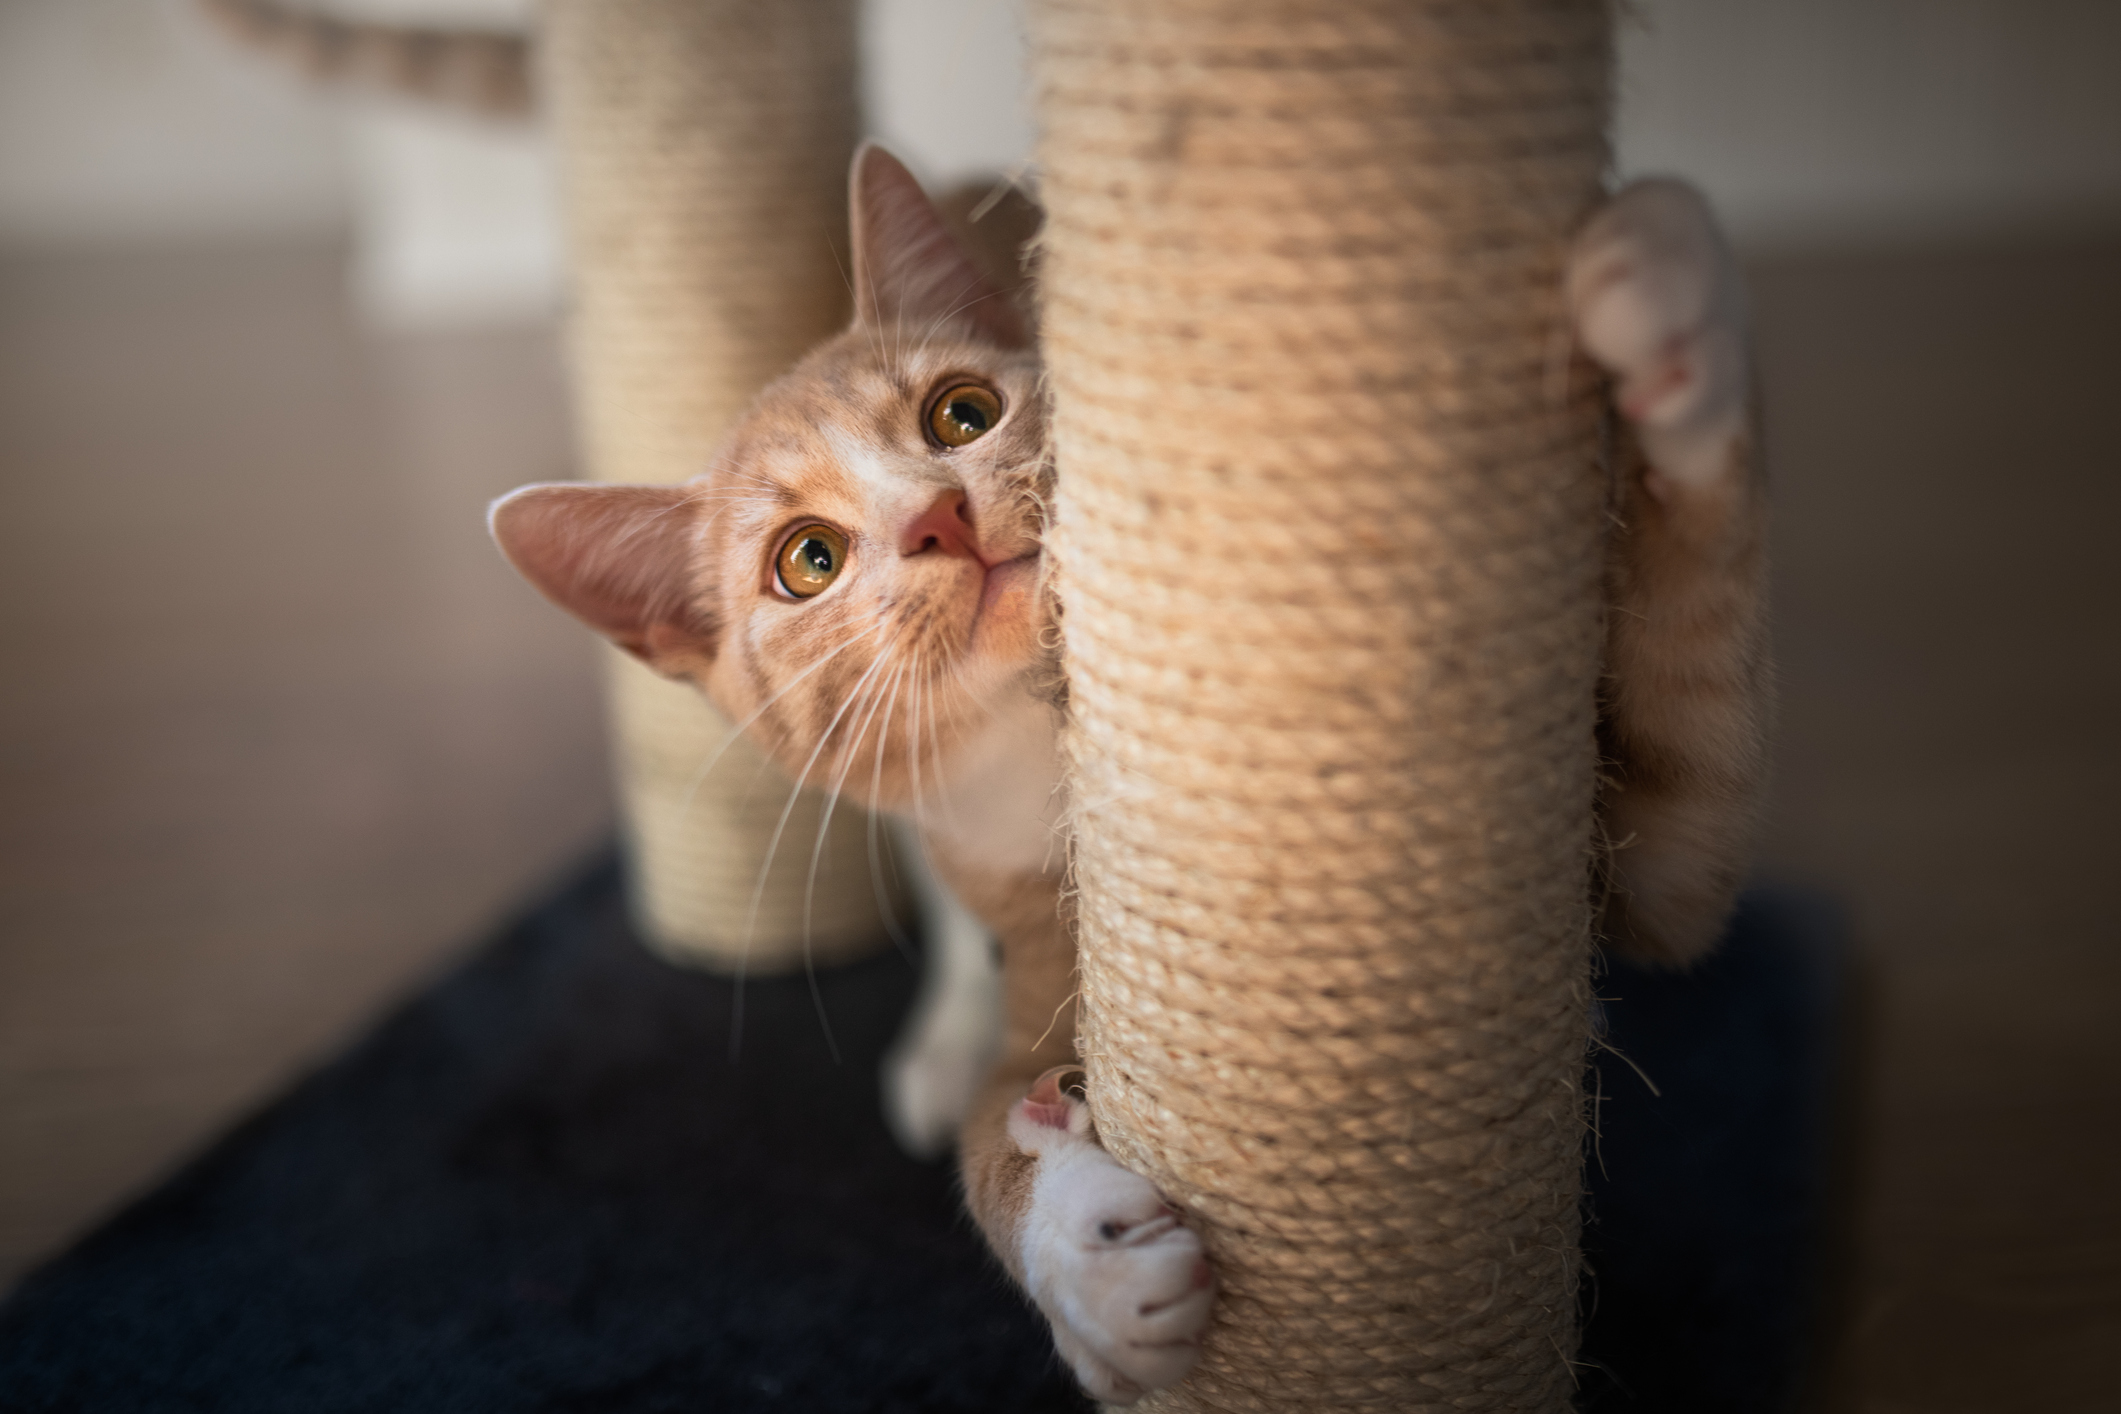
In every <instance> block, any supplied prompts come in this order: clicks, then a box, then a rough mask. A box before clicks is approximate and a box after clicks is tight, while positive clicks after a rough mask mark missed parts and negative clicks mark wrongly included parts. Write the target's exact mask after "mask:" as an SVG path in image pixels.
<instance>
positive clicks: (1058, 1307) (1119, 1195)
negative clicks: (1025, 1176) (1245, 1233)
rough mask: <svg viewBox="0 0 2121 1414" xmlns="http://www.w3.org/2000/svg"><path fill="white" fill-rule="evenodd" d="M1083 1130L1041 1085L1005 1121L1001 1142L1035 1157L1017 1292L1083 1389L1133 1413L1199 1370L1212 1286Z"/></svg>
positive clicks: (1148, 1187)
mask: <svg viewBox="0 0 2121 1414" xmlns="http://www.w3.org/2000/svg"><path fill="white" fill-rule="evenodd" d="M1089 1128H1090V1126H1089V1115H1088V1111H1087V1109H1086V1108H1085V1107H1084V1105H1083V1103H1082V1101H1080V1100H1078V1099H1076V1098H1074V1097H1073V1096H1070V1095H1067V1094H1065V1093H1063V1092H1061V1091H1060V1090H1059V1088H1058V1086H1056V1085H1054V1084H1053V1083H1052V1081H1051V1079H1050V1078H1049V1079H1048V1080H1046V1081H1042V1082H1041V1084H1040V1085H1039V1086H1038V1087H1037V1088H1035V1089H1034V1090H1033V1092H1032V1094H1031V1095H1030V1096H1028V1097H1027V1098H1026V1099H1024V1100H1022V1101H1020V1102H1019V1103H1018V1104H1017V1105H1016V1107H1015V1109H1013V1110H1012V1111H1011V1112H1010V1115H1009V1133H1010V1136H1011V1137H1012V1138H1013V1139H1015V1140H1016V1142H1017V1146H1018V1147H1019V1148H1021V1149H1023V1150H1024V1151H1025V1152H1027V1153H1031V1154H1036V1155H1037V1156H1038V1176H1037V1178H1036V1179H1035V1180H1034V1182H1033V1186H1032V1195H1031V1207H1030V1210H1029V1212H1027V1213H1026V1214H1025V1218H1024V1227H1023V1237H1022V1243H1023V1250H1022V1256H1023V1263H1024V1276H1025V1284H1026V1285H1027V1286H1028V1287H1029V1288H1030V1290H1031V1296H1032V1299H1033V1300H1035V1301H1036V1302H1037V1303H1038V1306H1039V1309H1040V1310H1041V1311H1043V1312H1044V1313H1045V1314H1046V1317H1047V1319H1048V1320H1050V1321H1051V1322H1052V1324H1053V1343H1054V1346H1055V1347H1056V1348H1057V1349H1058V1350H1059V1351H1060V1353H1061V1357H1062V1358H1063V1359H1065V1360H1066V1361H1067V1362H1068V1365H1069V1368H1071V1369H1072V1370H1074V1372H1075V1376H1076V1378H1077V1379H1078V1380H1080V1381H1081V1382H1082V1385H1083V1388H1084V1389H1086V1390H1087V1391H1089V1393H1090V1394H1091V1395H1092V1396H1093V1397H1095V1398H1097V1399H1099V1400H1102V1401H1103V1402H1104V1403H1106V1404H1132V1403H1134V1402H1135V1401H1136V1400H1138V1399H1140V1398H1141V1397H1142V1396H1143V1395H1144V1394H1146V1393H1148V1392H1149V1391H1150V1390H1156V1389H1165V1388H1168V1387H1169V1386H1171V1385H1175V1384H1177V1383H1178V1382H1179V1381H1180V1380H1182V1379H1184V1378H1185V1376H1186V1373H1187V1372H1188V1371H1190V1370H1191V1369H1192V1368H1193V1365H1194V1362H1195V1361H1196V1360H1198V1359H1199V1358H1200V1335H1201V1332H1202V1331H1203V1330H1204V1329H1206V1327H1207V1324H1208V1315H1209V1312H1210V1310H1211V1309H1212V1308H1213V1307H1214V1304H1215V1278H1214V1275H1213V1273H1212V1272H1211V1271H1210V1269H1209V1267H1208V1261H1207V1257H1206V1255H1205V1254H1204V1253H1203V1251H1202V1249H1201V1242H1200V1238H1199V1236H1198V1235H1197V1234H1195V1233H1194V1232H1193V1231H1192V1229H1190V1228H1188V1227H1186V1226H1185V1224H1184V1223H1183V1222H1181V1221H1180V1219H1179V1214H1178V1213H1177V1211H1176V1210H1174V1209H1173V1208H1172V1207H1171V1206H1170V1205H1169V1204H1168V1203H1166V1202H1164V1200H1163V1197H1162V1195H1161V1194H1159V1193H1158V1192H1157V1191H1156V1187H1155V1185H1153V1184H1151V1183H1150V1182H1149V1181H1148V1180H1147V1179H1145V1178H1143V1177H1142V1176H1141V1175H1139V1174H1137V1173H1132V1172H1130V1171H1128V1170H1127V1169H1124V1168H1121V1167H1120V1166H1119V1164H1118V1163H1116V1162H1114V1160H1113V1159H1112V1156H1111V1155H1109V1154H1107V1153H1106V1152H1105V1151H1104V1150H1103V1149H1102V1148H1100V1147H1099V1146H1098V1144H1097V1142H1096V1140H1095V1139H1093V1138H1091V1137H1090V1133H1089Z"/></svg>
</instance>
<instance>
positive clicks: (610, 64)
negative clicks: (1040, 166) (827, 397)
mask: <svg viewBox="0 0 2121 1414" xmlns="http://www.w3.org/2000/svg"><path fill="white" fill-rule="evenodd" d="M854 20H855V16H854V7H853V3H852V0H773V3H772V4H735V3H707V2H706V0H545V3H544V5H543V10H542V13H541V15H540V22H539V38H538V44H537V52H538V63H539V88H540V90H541V95H542V97H543V100H544V102H545V104H546V107H547V113H548V117H549V120H550V124H551V131H552V133H553V135H554V140H555V144H556V146H557V148H558V153H559V159H560V167H561V181H562V190H563V198H564V203H565V220H566V231H567V239H568V244H569V247H570V251H571V254H572V257H573V270H572V279H571V284H570V297H571V305H572V308H571V310H570V330H569V333H570V340H571V349H572V353H573V362H574V373H575V388H576V405H577V410H578V413H579V415H580V421H581V425H582V439H583V445H584V450H585V453H586V456H587V460H588V464H589V468H590V471H591V473H592V474H593V475H595V476H597V477H599V478H600V479H603V480H608V481H633V482H661V483H669V482H677V481H684V480H688V479H690V478H692V477H694V476H697V475H699V474H700V473H702V472H703V471H705V470H706V464H705V458H706V457H707V456H708V455H710V454H711V452H712V450H713V448H714V447H715V446H716V445H717V444H718V443H719V442H720V441H721V439H722V435H723V433H724V432H725V431H726V430H727V429H728V428H729V427H730V425H731V424H732V423H734V421H735V420H736V418H737V416H738V414H739V413H741V412H742V410H743V408H744V406H745V405H746V404H747V403H748V402H749V401H750V400H751V398H752V396H753V395H754V394H755V393H757V392H758V390H759V389H760V388H762V387H764V386H765V385H766V383H767V382H768V381H770V380H771V379H773V378H775V377H777V376H778V375H779V374H780V373H781V372H782V371H784V370H785V369H786V368H787V367H788V366H789V365H790V364H792V363H794V362H795V360H796V359H797V358H798V357H800V356H801V355H802V354H803V353H804V352H806V351H807V350H808V349H809V348H810V347H811V346H812V345H814V344H816V343H817V342H818V341H819V340H820V339H823V338H824V337H826V336H827V335H829V334H831V333H833V332H835V331H836V330H838V329H839V328H840V326H841V325H842V324H844V323H845V322H846V318H847V308H848V306H847V287H846V284H845V281H844V279H843V278H842V275H841V273H840V268H839V266H838V265H837V263H836V261H835V257H834V253H833V252H834V243H835V242H838V241H842V240H844V236H845V232H846V229H847V164H848V160H849V158H850V157H851V155H852V154H853V151H854V146H855V142H856V139H857V137H858V135H859V130H860V115H859V104H858V102H857V99H856V93H857V87H856V72H855V60H856V46H855V30H854ZM608 671H609V678H608V680H609V687H610V703H611V710H612V716H613V719H614V726H615V729H616V735H617V751H616V755H617V764H618V775H619V785H620V791H621V794H622V798H623V805H624V813H625V823H626V829H627V834H628V836H629V841H630V843H631V845H632V848H633V856H634V870H633V878H634V883H635V905H636V913H637V915H638V917H639V920H640V922H641V924H642V925H643V928H644V931H645V932H646V933H647V934H648V935H649V936H650V938H651V939H652V940H653V941H655V942H656V943H657V944H658V945H659V946H661V947H662V948H663V949H664V950H665V951H667V952H671V953H674V954H678V955H680V956H683V957H685V958H687V959H688V960H691V961H694V962H700V963H704V964H706V965H709V966H714V967H720V968H724V969H730V970H750V971H754V972H756V971H772V970H778V969H783V968H789V967H801V966H803V965H804V962H805V959H806V957H807V958H809V959H810V960H812V961H816V962H827V961H835V960H842V959H845V958H847V957H849V956H852V955H853V954H855V953H858V952H861V951H865V950H867V949H869V948H872V947H874V946H875V945H876V944H877V942H878V941H879V940H880V939H881V938H883V937H884V935H885V928H884V924H883V920H882V917H881V914H880V902H879V894H878V887H879V886H878V885H877V884H875V883H872V880H871V877H870V848H871V846H870V841H869V838H868V830H869V823H868V818H867V816H866V815H865V814H864V813H863V812H862V811H860V810H858V809H856V808H854V807H852V806H850V805H847V804H844V803H843V804H842V805H840V806H839V807H838V809H837V810H835V811H834V812H833V813H832V815H831V818H830V820H829V823H828V822H827V821H826V819H825V804H824V799H823V797H822V795H821V794H820V793H819V792H818V791H816V790H814V789H812V790H807V791H805V792H804V793H802V794H801V795H800V796H798V797H797V798H796V801H795V806H794V808H793V810H792V811H790V812H789V813H788V814H787V815H786V817H785V819H784V817H783V807H784V806H785V805H786V804H787V802H788V800H789V790H790V786H789V783H788V781H787V779H786V778H785V777H784V776H782V775H781V774H780V773H779V772H778V771H777V770H775V769H774V768H773V767H772V766H770V765H768V764H767V763H766V761H765V759H764V758H763V757H762V756H761V754H760V753H759V752H758V751H757V750H756V749H755V748H753V747H752V746H751V745H750V743H749V742H747V741H745V740H743V739H742V738H738V739H736V740H734V741H732V740H730V733H731V724H730V723H729V722H728V721H726V720H724V719H722V718H721V717H720V716H719V715H718V714H717V713H716V712H715V711H714V709H713V708H711V707H709V706H708V705H707V704H706V703H705V701H704V700H702V698H701V697H700V695H699V693H698V692H697V691H696V690H694V689H693V688H691V687H689V686H680V685H678V684H674V683H670V682H666V681H664V680H663V679H661V678H659V677H657V676H655V675H654V674H653V673H651V672H649V671H648V670H647V669H646V668H644V667H643V666H641V665H640V664H639V663H637V662H635V661H634V660H632V659H631V658H628V657H626V656H624V655H623V654H620V653H618V652H616V651H613V652H612V654H611V659H610V664H609V670H608ZM710 763H712V769H711V770H709V769H706V768H707V767H708V766H709V764H710ZM812 784H813V785H814V784H815V782H813V783H812ZM821 834H822V840H823V843H822V845H820V844H819V841H820V838H821ZM776 841H777V842H778V845H777V847H776ZM769 851H770V854H771V860H770V864H769V860H768V856H769ZM813 859H815V860H816V861H817V864H816V867H815V874H814V876H813V864H812V861H813ZM762 881H763V882H762Z"/></svg>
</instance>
